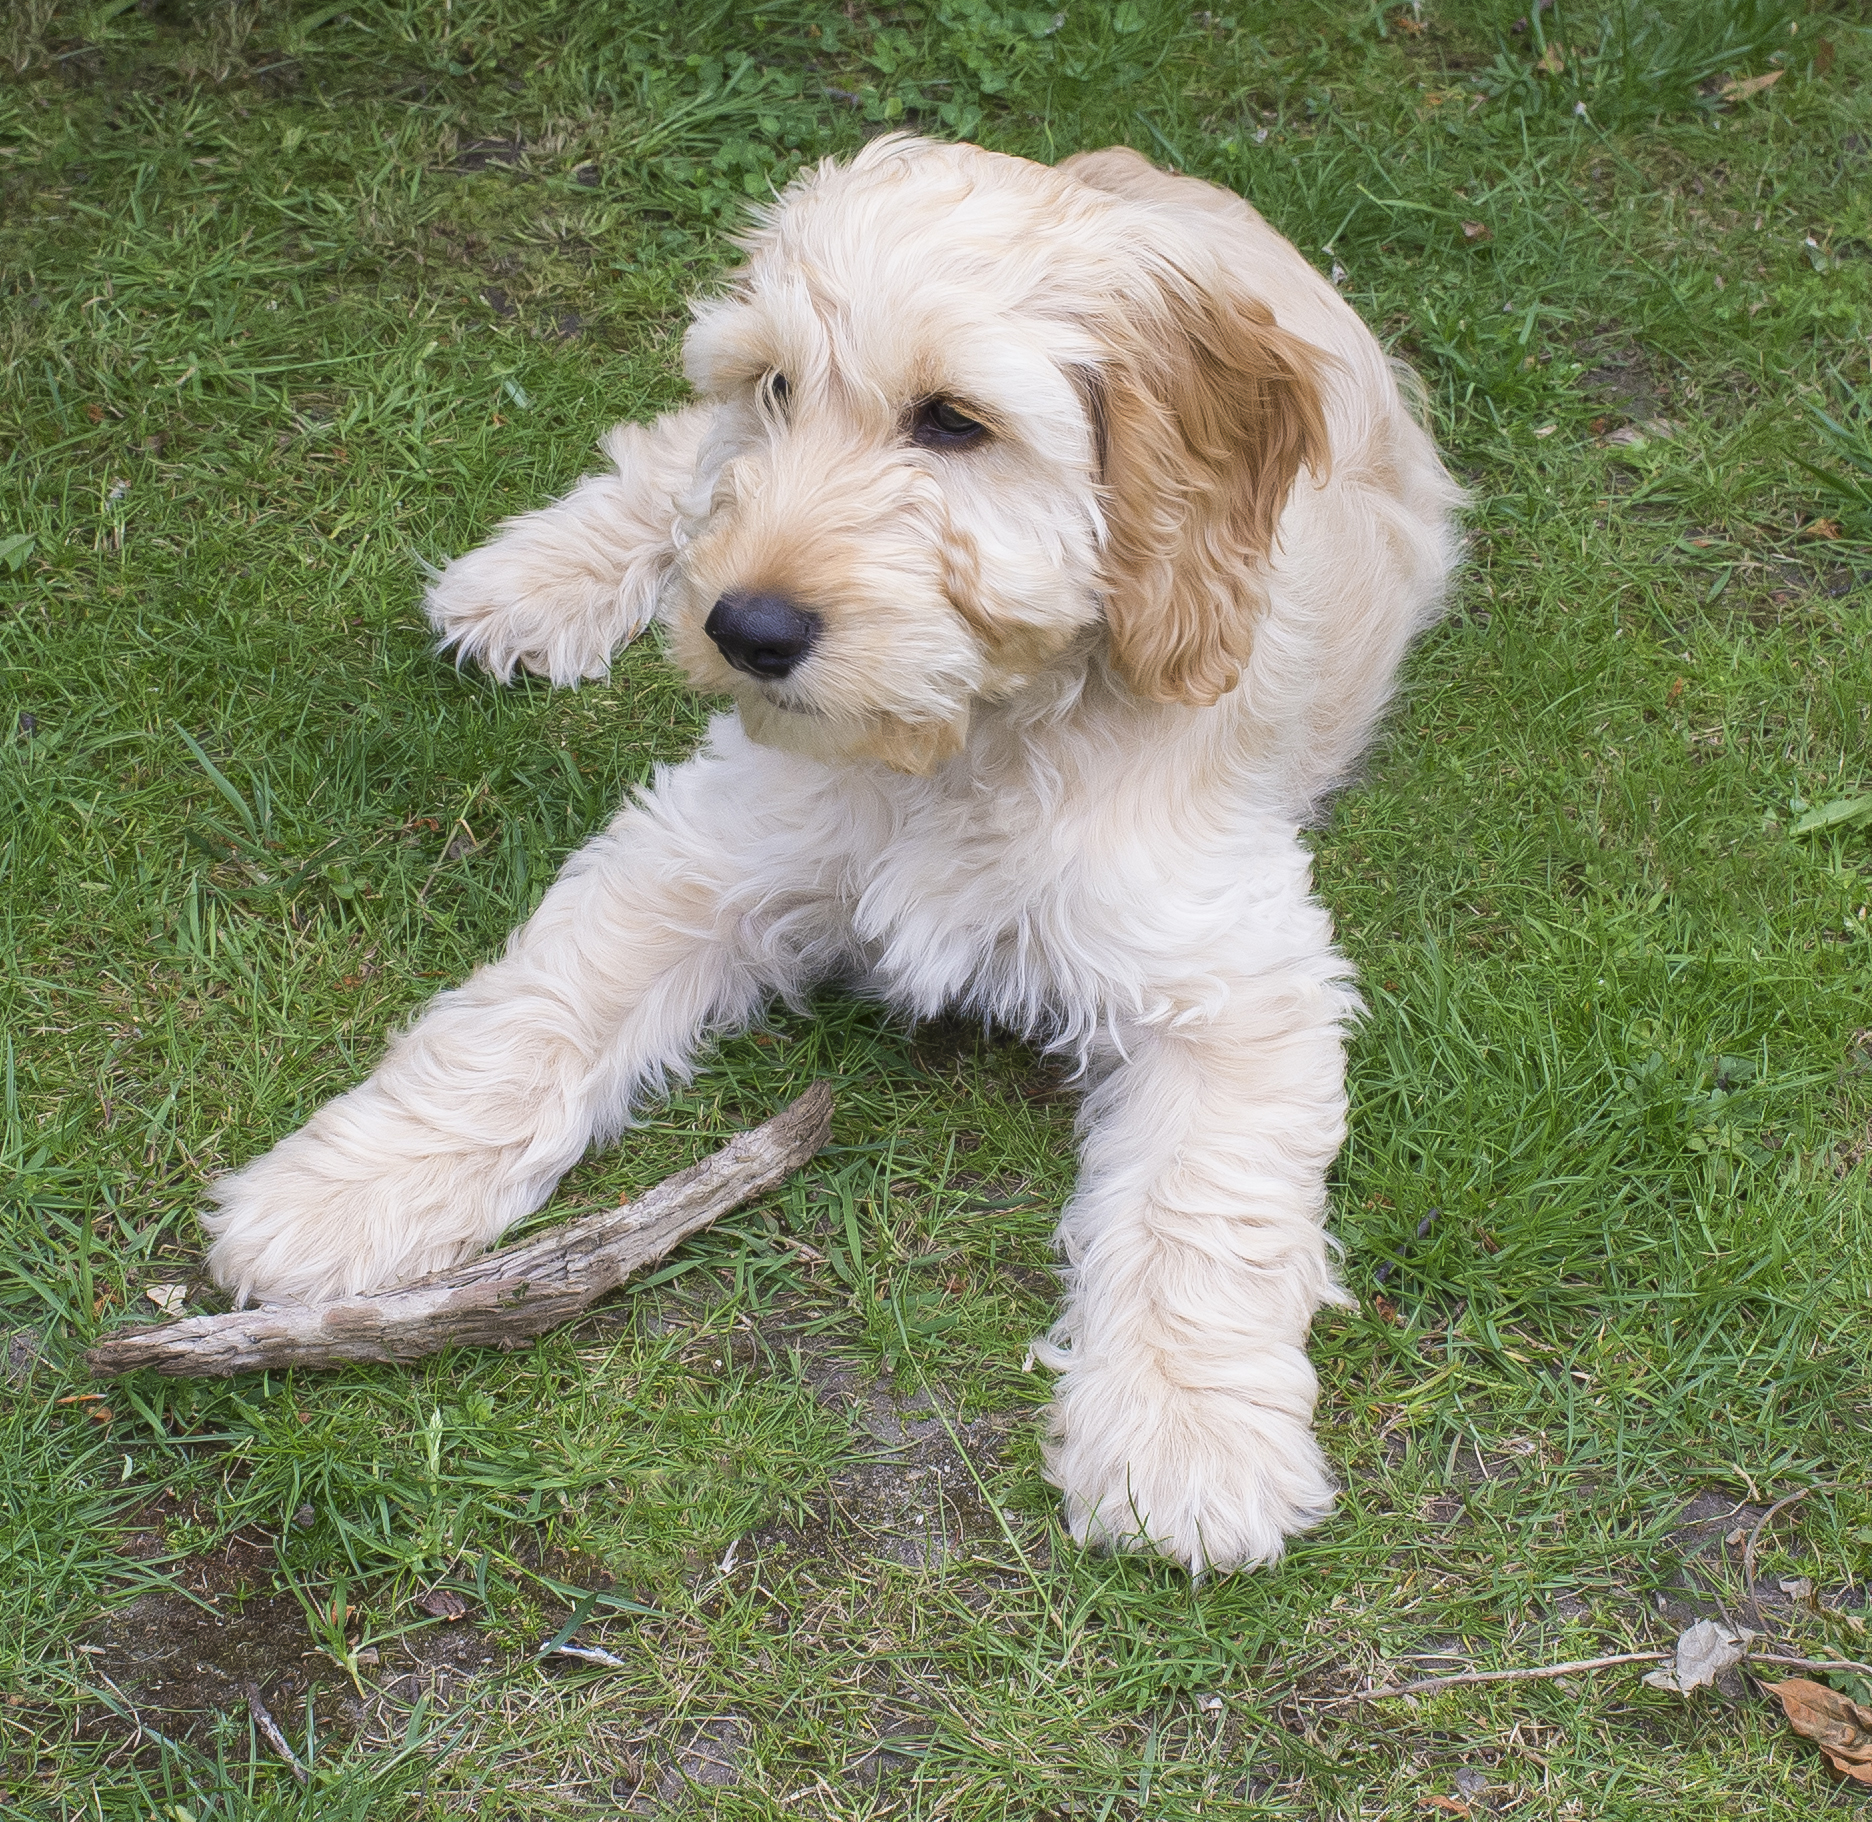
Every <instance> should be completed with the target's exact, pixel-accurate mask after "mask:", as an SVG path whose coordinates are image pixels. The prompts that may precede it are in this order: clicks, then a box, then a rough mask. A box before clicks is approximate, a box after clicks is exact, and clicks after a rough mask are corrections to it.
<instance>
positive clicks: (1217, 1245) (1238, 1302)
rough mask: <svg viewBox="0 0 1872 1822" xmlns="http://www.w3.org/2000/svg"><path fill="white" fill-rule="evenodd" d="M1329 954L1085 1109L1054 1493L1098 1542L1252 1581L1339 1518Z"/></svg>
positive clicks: (1337, 1113) (1110, 1084)
mask: <svg viewBox="0 0 1872 1822" xmlns="http://www.w3.org/2000/svg"><path fill="white" fill-rule="evenodd" d="M1315 915H1316V916H1318V917H1319V919H1320V921H1321V923H1322V924H1323V923H1324V916H1323V914H1321V913H1317V912H1316V913H1315ZM1320 946H1321V950H1322V953H1321V956H1320V958H1319V960H1318V962H1317V963H1313V964H1308V963H1305V962H1300V963H1298V964H1296V965H1292V966H1290V967H1285V968H1281V969H1279V970H1276V971H1274V972H1270V973H1267V974H1260V975H1254V976H1250V977H1247V978H1238V979H1236V980H1235V981H1233V982H1232V983H1231V986H1230V993H1229V997H1228V1000H1227V1003H1226V1005H1225V1006H1224V1007H1223V1008H1222V1009H1221V1010H1220V1011H1219V1012H1214V1013H1212V1014H1208V1015H1205V1016H1204V1017H1203V1018H1202V1019H1201V1020H1200V1022H1196V1021H1191V1022H1188V1023H1181V1024H1169V1025H1159V1026H1154V1027H1149V1028H1146V1029H1144V1030H1141V1031H1138V1032H1136V1033H1134V1034H1131V1035H1128V1036H1127V1037H1126V1039H1125V1047H1126V1052H1127V1056H1126V1060H1125V1061H1123V1062H1121V1063H1120V1064H1118V1065H1117V1067H1116V1068H1115V1069H1114V1070H1113V1072H1112V1073H1111V1074H1110V1075H1109V1076H1107V1077H1106V1078H1105V1080H1104V1081H1103V1082H1102V1083H1101V1084H1100V1085H1099V1086H1098V1087H1097V1088H1096V1089H1095V1090H1094V1091H1093V1092H1092V1094H1091V1095H1090V1096H1089V1097H1088V1099H1087V1101H1086V1104H1085V1107H1084V1109H1083V1111H1082V1114H1081V1125H1082V1128H1083V1131H1084V1134H1085V1139H1084V1147H1083V1163H1082V1174H1081V1178H1080V1187H1079V1190H1078V1193H1077V1194H1076V1196H1075V1197H1074V1199H1073V1202H1072V1204H1071V1206H1070V1207H1069V1208H1068V1210H1067V1212H1066V1216H1065V1219H1064V1221H1063V1223H1062V1226H1061V1238H1062V1241H1063V1243H1064V1247H1065V1251H1066V1255H1067V1258H1068V1261H1069V1263H1070V1266H1071V1291H1070V1296H1069V1299H1068V1303H1067V1307H1066V1310H1065V1313H1064V1315H1063V1316H1062V1317H1061V1320H1060V1323H1059V1326H1058V1328H1056V1330H1055V1331H1054V1339H1055V1342H1056V1343H1059V1342H1066V1343H1069V1344H1070V1345H1069V1346H1067V1347H1060V1346H1058V1345H1055V1346H1054V1347H1052V1348H1050V1349H1048V1350H1046V1352H1047V1355H1048V1357H1049V1359H1050V1363H1051V1364H1053V1365H1055V1366H1059V1367H1062V1368H1063V1369H1064V1372H1065V1377H1064V1379H1063V1380H1062V1381H1061V1383H1060V1386H1059V1390H1058V1395H1057V1398H1056V1402H1055V1404H1054V1408H1053V1413H1052V1436H1051V1442H1050V1447H1049V1449H1048V1466H1049V1471H1050V1478H1051V1479H1052V1480H1053V1481H1054V1482H1055V1484H1056V1485H1058V1486H1059V1487H1060V1488H1062V1489H1063V1491H1064V1493H1065V1496H1066V1513H1067V1519H1068V1522H1069V1524H1070V1525H1071V1527H1072V1532H1073V1535H1074V1537H1075V1538H1077V1539H1078V1540H1079V1541H1081V1542H1082V1543H1092V1544H1102V1545H1106V1546H1110V1547H1115V1548H1120V1549H1140V1548H1154V1549H1157V1550H1159V1551H1161V1552H1162V1553H1163V1554H1164V1555H1167V1556H1172V1557H1175V1558H1176V1559H1178V1560H1179V1561H1181V1562H1183V1563H1186V1564H1188V1565H1189V1566H1190V1568H1192V1569H1193V1570H1196V1571H1198V1572H1201V1571H1203V1570H1205V1569H1215V1570H1229V1569H1236V1568H1241V1567H1245V1566H1247V1565H1250V1564H1254V1563H1262V1562H1269V1561H1272V1560H1273V1559H1274V1558H1275V1557H1277V1556H1279V1555H1280V1553H1281V1548H1282V1544H1283V1541H1284V1540H1285V1538H1286V1537H1287V1536H1288V1535H1289V1534H1290V1533H1292V1532H1295V1531H1299V1530H1302V1529H1304V1528H1305V1527H1306V1526H1308V1525H1310V1524H1312V1523H1314V1522H1315V1521H1316V1520H1317V1519H1319V1518H1322V1517H1323V1516H1324V1515H1325V1514H1326V1512H1327V1511H1328V1510H1329V1508H1330V1507H1331V1505H1332V1500H1333V1492H1334V1488H1333V1481H1332V1476H1331V1474H1330V1472H1329V1470H1328V1468H1327V1465H1326V1461H1325V1458H1324V1456H1323V1455H1322V1454H1321V1452H1320V1449H1319V1445H1318V1444H1317V1443H1316V1442H1315V1441H1314V1438H1313V1431H1312V1414H1313V1401H1314V1396H1315V1393H1316V1390H1317V1384H1316V1381H1315V1379H1314V1375H1313V1368H1312V1366H1311V1365H1310V1363H1309V1362H1308V1360H1307V1356H1306V1337H1307V1325H1308V1322H1309V1321H1310V1319H1311V1317H1312V1315H1313V1312H1314V1311H1315V1309H1317V1308H1318V1307H1319V1305H1320V1304H1321V1303H1324V1302H1327V1301H1330V1300H1338V1299H1341V1298H1343V1295H1344V1293H1343V1292H1341V1291H1340V1290H1339V1288H1338V1286H1337V1285H1336V1284H1335V1283H1334V1280H1333V1275H1332V1270H1331V1266H1330V1264H1329V1262H1328V1259H1327V1241H1326V1236H1325V1232H1324V1230H1323V1227H1322V1225H1321V1224H1322V1221H1323V1219H1324V1216H1325V1203H1326V1196H1325V1173H1326V1168H1327V1166H1328V1165H1329V1164H1330V1163H1331V1161H1332V1159H1333V1156H1334V1154H1335V1153H1336V1152H1337V1151H1338V1149H1339V1145H1340V1142H1341V1140H1342V1139H1343V1137H1344V1135H1345V1089H1344V1078H1345V1070H1344V1060H1343V1051H1342V1044H1341V1037H1340V1030H1341V1026H1342V1024H1343V1023H1344V1021H1345V1020H1346V1019H1347V1018H1348V1017H1349V1016H1350V1015H1351V1014H1352V1013H1353V1012H1354V1011H1355V1009H1356V1006H1357V1002H1356V1000H1355V998H1354V997H1353V995H1352V994H1351V992H1350V990H1349V989H1348V988H1346V987H1345V986H1344V985H1342V984H1341V982H1340V981H1339V980H1338V979H1337V974H1338V964H1337V961H1336V958H1335V957H1332V955H1331V953H1330V951H1329V950H1326V948H1325V944H1324V942H1323V941H1322V943H1321V945H1320Z"/></svg>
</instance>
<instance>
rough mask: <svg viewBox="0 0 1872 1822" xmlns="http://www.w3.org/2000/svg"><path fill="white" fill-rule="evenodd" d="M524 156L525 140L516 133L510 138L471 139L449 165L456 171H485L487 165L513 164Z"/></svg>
mask: <svg viewBox="0 0 1872 1822" xmlns="http://www.w3.org/2000/svg"><path fill="white" fill-rule="evenodd" d="M525 156H526V141H525V140H524V139H522V138H521V137H520V135H519V134H518V133H516V134H515V135H514V136H513V138H511V139H471V140H469V141H468V143H467V144H466V145H465V146H463V147H462V148H461V149H460V150H459V151H458V152H457V153H456V154H455V162H454V165H453V166H452V167H451V168H452V169H454V170H457V171H485V170H486V169H487V168H488V166H489V165H514V164H518V163H519V162H520V161H521V159H522V158H524V157H525Z"/></svg>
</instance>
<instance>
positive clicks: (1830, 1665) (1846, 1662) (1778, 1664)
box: [1743, 1651, 1872, 1676]
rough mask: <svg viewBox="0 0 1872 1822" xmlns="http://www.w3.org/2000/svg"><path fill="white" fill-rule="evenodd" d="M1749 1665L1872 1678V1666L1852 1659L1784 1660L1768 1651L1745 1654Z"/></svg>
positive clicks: (1744, 1658) (1745, 1661)
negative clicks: (1839, 1672)
mask: <svg viewBox="0 0 1872 1822" xmlns="http://www.w3.org/2000/svg"><path fill="white" fill-rule="evenodd" d="M1743 1662H1744V1663H1747V1664H1773V1665H1774V1666H1775V1668H1776V1669H1777V1670H1851V1671H1854V1672H1856V1673H1857V1674H1858V1675H1860V1676H1872V1664H1860V1663H1856V1662H1854V1660H1853V1659H1851V1658H1784V1657H1776V1656H1774V1655H1773V1654H1772V1653H1770V1652H1766V1651H1750V1652H1747V1653H1745V1654H1744V1656H1743Z"/></svg>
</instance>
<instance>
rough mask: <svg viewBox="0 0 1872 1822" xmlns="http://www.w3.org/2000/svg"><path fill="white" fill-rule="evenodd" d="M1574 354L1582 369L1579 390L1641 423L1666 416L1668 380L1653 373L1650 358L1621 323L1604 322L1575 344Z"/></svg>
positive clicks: (1614, 410) (1668, 390) (1668, 399)
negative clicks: (1624, 329)
mask: <svg viewBox="0 0 1872 1822" xmlns="http://www.w3.org/2000/svg"><path fill="white" fill-rule="evenodd" d="M1574 354H1575V355H1576V356H1577V357H1578V359H1579V360H1580V361H1581V362H1583V363H1584V365H1585V368H1586V371H1585V372H1584V373H1582V374H1581V375H1580V377H1579V386H1580V389H1581V390H1582V391H1583V392H1587V393H1589V394H1591V395H1592V397H1593V398H1594V399H1596V400H1598V401H1599V402H1600V403H1601V404H1603V405H1606V406H1608V407H1609V408H1610V409H1611V410H1612V411H1613V412H1614V413H1616V414H1617V415H1618V416H1620V417H1623V418H1627V419H1629V420H1631V421H1632V422H1634V423H1642V422H1645V421H1648V420H1652V419H1656V418H1660V417H1663V416H1665V415H1666V411H1665V407H1666V406H1667V405H1668V404H1669V402H1670V386H1669V383H1668V382H1667V381H1666V380H1664V379H1663V378H1662V377H1661V376H1660V375H1659V374H1658V373H1657V371H1656V370H1655V368H1654V366H1653V364H1652V361H1651V357H1650V356H1649V355H1648V354H1646V353H1645V351H1644V350H1643V349H1642V348H1641V347H1639V346H1638V344H1637V343H1636V342H1634V341H1631V340H1629V339H1627V337H1626V336H1625V334H1624V331H1623V328H1622V327H1621V325H1619V324H1617V323H1610V324H1607V325H1606V326H1605V328H1604V329H1602V330H1601V331H1600V332H1599V333H1598V334H1596V335H1593V336H1591V337H1589V338H1588V339H1586V340H1585V341H1583V342H1581V343H1579V344H1578V346H1577V347H1576V348H1575V349H1574Z"/></svg>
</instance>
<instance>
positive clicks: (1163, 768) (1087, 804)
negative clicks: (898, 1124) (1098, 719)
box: [737, 727, 1324, 1044]
mask: <svg viewBox="0 0 1872 1822" xmlns="http://www.w3.org/2000/svg"><path fill="white" fill-rule="evenodd" d="M737 732H738V730H737ZM1111 732H1112V730H1106V729H1098V730H1093V731H1091V732H1090V733H1088V730H1087V729H1085V728H1084V727H1078V728H1073V729H1061V730H1053V731H1051V737H1046V736H1041V737H1036V736H1035V735H1034V734H1033V733H1032V732H1031V731H1028V732H1027V733H1026V734H1024V736H1023V739H1022V740H1021V741H1020V742H1019V743H1014V744H1010V745H1001V744H1000V743H997V742H995V741H994V740H993V739H992V736H990V737H989V738H985V739H982V740H980V741H979V742H973V741H972V742H971V750H970V752H969V753H968V754H966V755H964V756H963V758H961V759H959V760H957V761H956V762H954V763H953V764H951V765H949V766H945V767H944V768H942V769H941V770H940V771H939V772H938V773H936V774H935V775H934V776H932V777H928V778H907V777H901V776H896V775H892V774H889V773H887V772H885V771H884V770H883V769H882V768H870V767H866V768H862V769H856V768H854V769H830V770H828V769H821V768H818V767H811V768H801V771H800V772H796V773H795V774H794V776H795V777H796V779H798V781H799V783H800V784H801V785H802V786H803V787H804V788H805V796H806V798H807V801H806V802H804V803H802V804H800V806H799V808H800V809H801V810H803V811H804V816H803V817H802V819H801V820H802V822H803V823H804V824H805V825H806V827H805V828H803V829H801V830H800V834H801V835H802V836H803V837H804V839H806V840H808V841H809V842H812V843H815V844H820V846H819V851H820V852H821V853H831V852H836V854H837V856H838V862H837V864H836V866H834V867H830V868H828V869H827V870H826V871H825V872H824V873H823V874H822V875H821V878H822V881H823V888H822V890H823V893H824V896H823V897H820V898H818V900H817V902H816V903H815V904H814V905H812V906H811V908H810V909H809V910H807V919H808V921H809V922H811V923H813V924H818V923H819V920H820V918H823V917H825V916H827V915H828V914H829V915H830V916H831V918H832V919H833V921H834V923H835V926H836V930H837V936H836V938H835V940H836V941H838V943H839V946H840V947H841V948H843V949H844V951H845V955H846V970H847V972H848V973H849V974H850V975H851V976H853V977H855V979H856V980H857V982H858V983H859V984H860V985H861V986H862V987H863V988H864V989H865V990H867V991H869V992H872V993H875V994H877V995H878V996H880V997H881V998H884V999H886V1000H888V1001H890V1002H891V1003H893V1004H895V1005H897V1006H899V1007H900V1008H902V1009H903V1010H904V1011H906V1012H908V1013H911V1014H912V1015H914V1016H918V1017H929V1016H933V1015H934V1014H936V1013H937V1012H939V1011H942V1010H944V1009H949V1008H958V1007H959V1008H966V1009H970V1010H974V1011H977V1012H979V1013H981V1014H982V1015H984V1016H986V1017H989V1018H992V1019H994V1020H996V1021H997V1022H999V1023H1003V1024H1006V1025H1008V1026H1010V1027H1012V1028H1014V1029H1017V1030H1021V1031H1024V1032H1028V1033H1030V1034H1038V1035H1044V1036H1047V1037H1049V1038H1052V1039H1055V1040H1060V1041H1064V1042H1067V1043H1069V1044H1073V1043H1079V1042H1083V1041H1084V1040H1086V1039H1088V1038H1090V1037H1091V1036H1093V1035H1094V1034H1095V1033H1096V1032H1097V1031H1098V1030H1099V1029H1100V1028H1102V1027H1103V1026H1104V1025H1105V1024H1106V1023H1108V1022H1109V1020H1110V1019H1111V1018H1113V1017H1119V1018H1126V1019H1129V1018H1135V1017H1140V1016H1141V1017H1147V1018H1153V1019H1154V1018H1165V1017H1175V1016H1176V1015H1177V1014H1178V1013H1179V1012H1182V1011H1185V1010H1195V1009H1199V1008H1201V1007H1203V1006H1206V1005H1208V1004H1210V1003H1211V1002H1212V1001H1214V1000H1216V999H1217V998H1219V997H1220V996H1221V995H1223V993H1224V992H1225V989H1224V987H1223V986H1222V983H1221V979H1220V977H1219V974H1218V963H1219V962H1220V963H1222V964H1224V965H1225V966H1226V967H1227V968H1228V969H1229V970H1230V971H1233V969H1234V968H1235V967H1237V966H1241V967H1253V966H1257V965H1260V963H1261V961H1262V960H1264V959H1265V958H1269V957H1272V956H1276V955H1282V954H1286V953H1288V952H1289V951H1290V950H1291V949H1292V947H1293V946H1294V943H1295V939H1296V937H1297V936H1298V935H1299V934H1300V933H1299V932H1298V931H1296V930H1295V928H1294V924H1295V919H1296V916H1300V917H1302V918H1303V920H1304V921H1306V922H1307V923H1308V925H1309V929H1308V931H1307V932H1306V934H1307V935H1308V936H1309V937H1311V938H1313V939H1314V940H1317V938H1318V934H1319V933H1318V930H1317V929H1314V928H1312V926H1313V925H1314V924H1315V923H1317V924H1319V925H1321V926H1323V924H1324V916H1323V913H1319V912H1317V910H1316V908H1314V907H1312V906H1311V905H1310V904H1309V902H1308V897H1307V894H1308V887H1309V867H1308V859H1307V856H1306V854H1305V851H1304V850H1303V849H1301V848H1300V846H1299V845H1298V842H1297V840H1296V839H1295V832H1294V829H1293V826H1292V824H1291V823H1290V822H1287V821H1284V820H1282V819H1281V818H1280V817H1278V816H1277V815H1274V814H1272V813H1270V812H1268V811H1266V810H1263V809H1260V808H1258V807H1256V804H1255V802H1254V793H1253V792H1252V790H1251V788H1250V787H1249V785H1248V783H1247V782H1246V781H1244V780H1229V779H1224V778H1222V777H1220V776H1213V775H1212V776H1211V777H1210V778H1209V779H1208V780H1207V781H1206V786H1205V788H1200V789H1192V781H1193V779H1201V777H1202V774H1203V771H1204V768H1203V767H1201V766H1194V767H1192V765H1191V763H1190V758H1189V756H1188V755H1187V754H1185V753H1182V752H1181V751H1179V750H1177V749H1178V746H1179V743H1177V742H1175V741H1171V742H1170V743H1168V745H1169V748H1170V750H1167V751H1166V750H1163V749H1162V748H1157V749H1153V748H1152V747H1150V746H1146V747H1145V748H1144V749H1142V750H1140V751H1137V752H1136V753H1135V755H1134V763H1133V764H1131V765H1130V766H1129V767H1128V768H1114V767H1113V766H1112V765H1111V764H1110V762H1109V759H1108V758H1107V759H1104V760H1103V761H1102V762H1100V761H1099V760H1098V757H1097V754H1096V752H1093V753H1091V754H1089V753H1088V751H1087V748H1088V747H1091V748H1094V749H1096V748H1099V747H1102V746H1103V745H1104V743H1105V739H1106V737H1107V736H1108V735H1109V734H1110V733H1111ZM747 757H748V758H749V760H751V761H753V762H754V763H755V764H756V765H759V764H761V763H762V762H761V760H760V759H759V757H758V750H757V749H751V748H750V749H747ZM767 763H769V764H770V763H771V756H769V759H768V761H767ZM1088 766H1090V769H1092V770H1093V771H1095V772H1096V773H1098V774H1099V775H1100V778H1101V788H1100V789H1098V790H1096V791H1088V790H1086V789H1085V788H1084V786H1083V783H1082V781H1081V779H1080V777H1079V774H1080V773H1081V772H1083V771H1084V770H1086V769H1087V768H1088ZM769 776H770V777H771V774H770V775H769ZM789 820H791V819H789ZM797 826H798V825H796V827H797ZM802 909H807V908H805V907H802ZM820 928H821V929H822V930H823V925H821V926H820Z"/></svg>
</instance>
